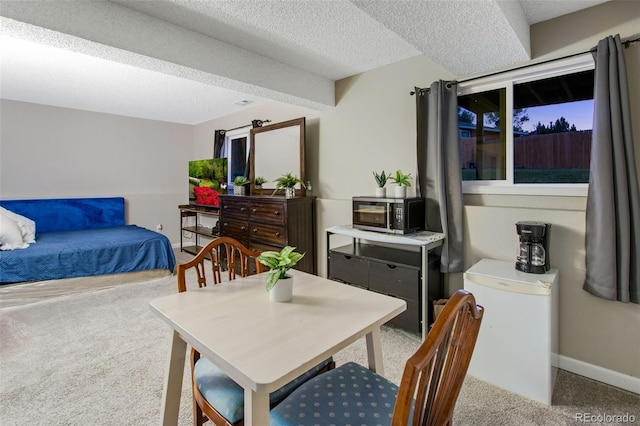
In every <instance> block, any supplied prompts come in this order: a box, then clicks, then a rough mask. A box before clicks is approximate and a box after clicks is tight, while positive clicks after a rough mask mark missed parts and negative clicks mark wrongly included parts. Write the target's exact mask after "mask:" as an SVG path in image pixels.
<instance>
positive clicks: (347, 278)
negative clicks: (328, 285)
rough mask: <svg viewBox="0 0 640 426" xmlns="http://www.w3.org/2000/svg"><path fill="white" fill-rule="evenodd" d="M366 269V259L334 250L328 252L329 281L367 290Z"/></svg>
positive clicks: (367, 264)
mask: <svg viewBox="0 0 640 426" xmlns="http://www.w3.org/2000/svg"><path fill="white" fill-rule="evenodd" d="M368 269H369V262H368V261H367V260H366V259H362V258H360V257H355V256H352V255H349V254H344V253H340V252H337V251H334V250H330V251H329V279H332V280H338V281H343V282H345V283H349V284H352V285H357V286H358V287H362V288H369V286H368V284H367V277H368V275H369V274H368Z"/></svg>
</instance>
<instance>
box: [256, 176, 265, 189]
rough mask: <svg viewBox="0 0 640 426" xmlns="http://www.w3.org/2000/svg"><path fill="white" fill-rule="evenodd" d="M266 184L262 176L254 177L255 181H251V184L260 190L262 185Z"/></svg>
mask: <svg viewBox="0 0 640 426" xmlns="http://www.w3.org/2000/svg"><path fill="white" fill-rule="evenodd" d="M266 182H267V180H266V179H265V178H263V177H262V176H256V179H255V180H254V181H253V184H254V185H255V186H256V187H257V188H261V187H262V185H264V184H265V183H266Z"/></svg>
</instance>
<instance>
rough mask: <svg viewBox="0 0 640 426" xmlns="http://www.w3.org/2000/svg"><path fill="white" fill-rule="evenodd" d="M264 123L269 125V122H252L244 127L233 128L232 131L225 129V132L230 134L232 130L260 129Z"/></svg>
mask: <svg viewBox="0 0 640 426" xmlns="http://www.w3.org/2000/svg"><path fill="white" fill-rule="evenodd" d="M264 123H271V120H253V121H252V122H251V123H250V124H245V125H244V126H239V127H234V128H233V129H227V130H225V132H231V131H233V130H239V129H244V128H245V127H262V125H263V124H264Z"/></svg>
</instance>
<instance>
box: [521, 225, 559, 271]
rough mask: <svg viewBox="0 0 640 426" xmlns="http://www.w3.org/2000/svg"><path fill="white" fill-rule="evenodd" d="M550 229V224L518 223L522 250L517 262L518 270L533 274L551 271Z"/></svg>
mask: <svg viewBox="0 0 640 426" xmlns="http://www.w3.org/2000/svg"><path fill="white" fill-rule="evenodd" d="M550 229H551V224H550V223H542V222H517V223H516V230H517V231H518V235H519V236H520V249H519V253H518V258H517V260H516V269H517V270H519V271H522V272H529V273H532V274H544V273H545V272H547V271H548V270H549V268H550V265H549V231H550Z"/></svg>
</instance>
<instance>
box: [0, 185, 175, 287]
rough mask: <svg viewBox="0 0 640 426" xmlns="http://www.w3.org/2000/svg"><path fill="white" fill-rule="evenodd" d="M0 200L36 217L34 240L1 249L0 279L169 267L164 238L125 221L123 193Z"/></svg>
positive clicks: (170, 256) (167, 244)
mask: <svg viewBox="0 0 640 426" xmlns="http://www.w3.org/2000/svg"><path fill="white" fill-rule="evenodd" d="M0 205H1V206H2V207H4V208H5V209H7V210H11V211H13V212H15V213H17V214H20V215H22V216H25V217H28V218H30V219H32V220H34V221H35V222H36V243H35V244H31V245H30V246H29V247H28V248H26V249H22V250H10V251H0V284H3V283H4V284H6V283H13V282H23V281H40V280H51V279H60V278H74V277H83V276H92V275H104V274H114V273H122V272H135V271H143V270H153V269H168V270H169V271H170V272H173V269H174V267H175V263H176V261H175V256H174V254H173V249H172V247H171V243H170V242H169V239H168V238H167V237H166V236H165V235H163V234H160V233H158V232H154V231H151V230H148V229H145V228H141V227H139V226H136V225H125V220H124V217H125V216H124V198H121V197H114V198H83V199H45V200H6V201H0Z"/></svg>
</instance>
